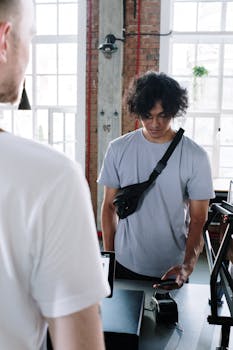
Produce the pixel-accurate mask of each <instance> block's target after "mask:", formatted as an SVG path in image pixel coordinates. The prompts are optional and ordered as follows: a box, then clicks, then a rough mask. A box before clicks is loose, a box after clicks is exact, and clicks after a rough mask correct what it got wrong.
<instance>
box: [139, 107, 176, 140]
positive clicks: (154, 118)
mask: <svg viewBox="0 0 233 350" xmlns="http://www.w3.org/2000/svg"><path fill="white" fill-rule="evenodd" d="M141 122H142V127H143V135H144V136H145V138H146V139H147V140H148V141H150V142H156V143H164V142H166V141H169V140H170V139H171V138H172V136H173V131H172V129H171V118H169V117H166V116H165V115H164V111H163V107H162V105H161V103H159V102H157V103H156V104H155V106H154V107H153V108H152V109H151V110H150V112H149V114H148V115H147V116H145V117H143V118H141Z"/></svg>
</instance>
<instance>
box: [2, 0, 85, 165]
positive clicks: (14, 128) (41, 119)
mask: <svg viewBox="0 0 233 350" xmlns="http://www.w3.org/2000/svg"><path fill="white" fill-rule="evenodd" d="M35 10H36V12H35V13H36V36H35V38H34V39H33V42H32V45H31V57H30V62H29V66H28V69H27V72H26V80H25V83H26V91H27V95H28V98H29V101H30V103H31V106H32V110H29V111H24V110H22V111H21V110H20V111H18V110H17V109H16V108H12V107H10V106H9V107H8V108H7V109H5V108H4V110H0V119H1V125H2V127H3V128H4V129H5V130H8V131H11V132H13V133H15V134H17V135H20V136H23V137H27V138H32V139H35V140H38V141H40V142H42V143H49V144H51V145H52V146H53V147H54V148H56V149H57V150H59V151H63V152H65V153H66V154H67V155H68V156H69V157H71V158H72V159H77V160H79V161H80V162H81V163H82V164H83V165H84V160H83V157H84V156H83V155H82V152H83V153H84V150H85V140H84V135H85V91H84V90H85V89H83V86H85V64H86V59H85V55H86V46H85V45H86V42H85V37H86V33H85V30H86V22H85V21H86V16H85V12H86V1H79V0H36V1H35ZM78 84H79V86H82V89H78V86H77V85H78ZM81 90H82V91H81ZM77 125H78V127H77Z"/></svg>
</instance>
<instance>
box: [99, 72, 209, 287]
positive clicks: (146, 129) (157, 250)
mask: <svg viewBox="0 0 233 350" xmlns="http://www.w3.org/2000/svg"><path fill="white" fill-rule="evenodd" d="M126 102H127V106H128V109H129V112H130V113H132V114H134V115H135V116H136V118H139V119H140V121H141V124H142V127H141V128H139V129H137V130H135V131H132V132H130V133H128V134H126V135H123V136H121V137H119V138H117V139H115V140H113V141H112V142H110V144H109V146H108V149H107V152H106V155H105V159H104V162H103V166H102V169H101V172H100V175H99V179H98V182H99V183H100V184H102V185H104V199H103V204H102V211H101V221H102V232H103V240H104V247H105V249H106V250H115V253H116V259H117V270H116V271H117V276H118V277H127V278H134V279H149V280H153V281H155V282H156V281H157V280H158V279H160V278H163V279H166V278H169V277H172V278H175V281H176V287H177V288H180V287H181V286H182V285H183V283H184V282H186V281H187V280H188V277H189V276H190V274H191V273H192V271H193V269H194V267H195V264H196V263H197V260H198V257H199V254H200V252H201V251H202V249H203V238H202V229H203V225H204V223H205V221H206V218H207V213H208V204H209V199H210V198H213V197H214V192H213V187H212V178H211V170H210V165H209V160H208V156H207V154H206V152H205V151H204V149H203V148H201V147H200V146H198V145H197V144H196V143H195V142H194V141H192V140H191V139H190V138H188V137H186V136H183V137H182V139H181V141H180V143H179V144H178V145H177V147H176V149H175V150H174V152H173V154H172V156H171V157H170V159H169V160H168V163H167V166H166V167H165V169H164V170H163V172H162V173H161V174H160V175H159V176H158V178H157V179H156V181H155V183H153V185H152V186H151V187H150V188H149V189H148V190H147V191H146V193H144V195H143V198H142V200H141V202H140V203H139V206H138V208H137V210H136V211H135V212H134V213H133V214H131V215H129V216H128V217H127V218H125V219H120V220H118V217H117V214H116V210H115V207H114V205H113V200H114V197H115V195H116V193H117V191H118V189H119V188H121V187H124V186H127V185H131V184H136V183H139V182H143V181H146V180H147V179H148V177H149V175H150V174H151V172H152V170H153V169H154V167H155V165H156V164H157V162H158V161H159V160H160V159H161V158H162V156H163V154H164V153H165V151H166V150H167V148H168V146H169V145H170V143H171V141H172V140H173V138H174V136H175V134H176V131H175V130H173V128H172V121H173V119H174V118H175V117H177V116H179V115H181V114H183V113H185V112H186V109H187V107H188V98H187V91H186V89H183V88H182V87H181V86H180V85H179V84H178V82H177V81H175V80H174V79H173V78H171V77H169V76H167V75H165V74H163V73H160V74H159V73H156V72H153V71H150V72H147V73H146V74H144V75H142V76H141V77H139V78H137V79H135V80H134V82H133V85H132V86H131V87H130V89H129V91H128V95H127V98H126ZM173 287H174V286H173ZM173 287H171V288H173Z"/></svg>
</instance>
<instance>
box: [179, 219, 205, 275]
mask: <svg viewBox="0 0 233 350" xmlns="http://www.w3.org/2000/svg"><path fill="white" fill-rule="evenodd" d="M204 224H205V222H203V221H201V222H190V225H189V233H188V238H187V242H186V249H185V257H184V265H185V267H186V268H187V270H188V271H189V274H191V273H192V271H193V269H194V267H195V265H196V263H197V261H198V258H199V255H200V253H201V252H202V250H203V246H204V240H203V232H202V230H203V226H204Z"/></svg>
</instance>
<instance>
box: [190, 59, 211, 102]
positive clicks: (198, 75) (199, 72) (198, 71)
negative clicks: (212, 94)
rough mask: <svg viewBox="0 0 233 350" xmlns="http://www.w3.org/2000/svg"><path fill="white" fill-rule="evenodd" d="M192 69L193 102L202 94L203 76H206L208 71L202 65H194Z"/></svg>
mask: <svg viewBox="0 0 233 350" xmlns="http://www.w3.org/2000/svg"><path fill="white" fill-rule="evenodd" d="M192 71H193V100H194V102H197V101H198V99H199V97H200V96H201V95H203V78H204V77H206V76H207V75H208V74H209V72H208V70H207V69H206V68H205V67H204V66H194V67H193V69H192ZM200 90H201V91H200ZM198 92H199V94H198Z"/></svg>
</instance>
